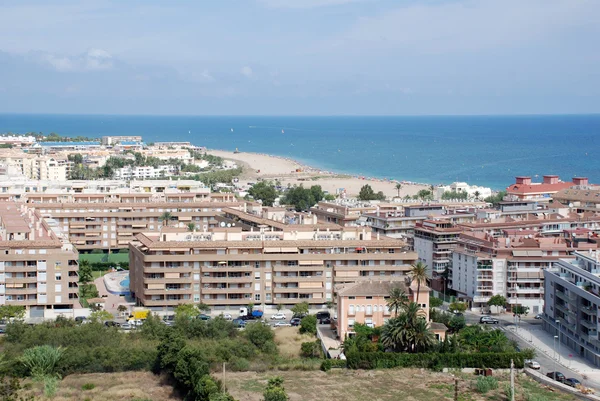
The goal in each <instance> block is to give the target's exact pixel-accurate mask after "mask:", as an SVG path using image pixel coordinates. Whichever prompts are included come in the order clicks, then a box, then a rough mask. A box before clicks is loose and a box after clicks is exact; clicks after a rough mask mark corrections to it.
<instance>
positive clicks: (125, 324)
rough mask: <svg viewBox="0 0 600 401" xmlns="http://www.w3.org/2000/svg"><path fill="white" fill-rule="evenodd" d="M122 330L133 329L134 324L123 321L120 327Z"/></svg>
mask: <svg viewBox="0 0 600 401" xmlns="http://www.w3.org/2000/svg"><path fill="white" fill-rule="evenodd" d="M120 329H121V330H131V329H133V325H131V323H127V322H125V323H123V324H122V325H121V327H120Z"/></svg>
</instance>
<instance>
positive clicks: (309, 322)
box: [299, 315, 317, 335]
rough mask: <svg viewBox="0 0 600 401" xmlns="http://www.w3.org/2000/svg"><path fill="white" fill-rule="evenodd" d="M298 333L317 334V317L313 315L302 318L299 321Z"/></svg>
mask: <svg viewBox="0 0 600 401" xmlns="http://www.w3.org/2000/svg"><path fill="white" fill-rule="evenodd" d="M299 331H300V333H308V334H313V335H316V334H317V317H316V316H315V315H308V316H304V317H303V318H302V320H300V330H299Z"/></svg>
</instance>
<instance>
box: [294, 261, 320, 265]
mask: <svg viewBox="0 0 600 401" xmlns="http://www.w3.org/2000/svg"><path fill="white" fill-rule="evenodd" d="M298 264H299V265H300V266H320V265H322V264H323V261H322V260H300V261H298Z"/></svg>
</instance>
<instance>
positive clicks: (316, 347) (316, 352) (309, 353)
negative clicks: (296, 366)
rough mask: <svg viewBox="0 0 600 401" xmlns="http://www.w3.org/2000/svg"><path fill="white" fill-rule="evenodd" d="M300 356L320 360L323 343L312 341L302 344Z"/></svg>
mask: <svg viewBox="0 0 600 401" xmlns="http://www.w3.org/2000/svg"><path fill="white" fill-rule="evenodd" d="M300 355H302V356H303V357H304V358H320V357H321V341H320V340H317V341H310V342H305V343H302V345H301V346H300Z"/></svg>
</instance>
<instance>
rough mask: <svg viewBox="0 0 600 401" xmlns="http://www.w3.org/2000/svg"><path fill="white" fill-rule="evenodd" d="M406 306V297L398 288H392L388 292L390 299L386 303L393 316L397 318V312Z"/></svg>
mask: <svg viewBox="0 0 600 401" xmlns="http://www.w3.org/2000/svg"><path fill="white" fill-rule="evenodd" d="M406 305H408V296H407V295H406V293H405V292H404V291H403V290H402V289H401V288H400V287H393V288H392V289H391V290H390V297H389V298H388V301H387V307H388V308H389V309H390V310H393V311H394V316H398V311H399V310H400V309H404V308H405V307H406Z"/></svg>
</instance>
